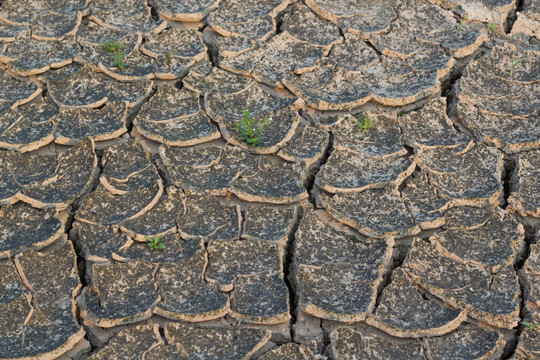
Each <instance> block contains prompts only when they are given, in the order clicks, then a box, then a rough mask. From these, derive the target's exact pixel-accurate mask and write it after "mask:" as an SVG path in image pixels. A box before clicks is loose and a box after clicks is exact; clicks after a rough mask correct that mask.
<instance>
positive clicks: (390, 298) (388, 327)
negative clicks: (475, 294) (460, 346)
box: [367, 268, 467, 338]
mask: <svg viewBox="0 0 540 360" xmlns="http://www.w3.org/2000/svg"><path fill="white" fill-rule="evenodd" d="M466 318H467V314H466V313H465V312H463V311H460V310H458V309H452V308H450V307H448V306H445V305H444V304H441V303H439V302H437V301H436V300H434V299H427V298H425V297H424V295H423V294H422V293H421V292H420V291H419V290H418V288H417V287H416V286H415V285H414V284H412V283H411V281H410V280H409V279H408V278H407V275H406V274H405V273H404V272H403V270H401V269H400V268H398V269H396V270H394V272H393V274H392V282H391V283H390V284H389V285H387V286H386V287H385V288H384V289H383V292H382V294H381V296H380V298H379V304H378V306H377V308H376V309H375V312H374V314H373V315H372V316H371V317H369V318H368V319H367V322H368V323H369V324H370V325H372V326H375V327H377V328H379V329H381V330H384V331H385V332H387V333H389V334H391V335H393V336H397V337H414V338H417V337H424V336H439V335H442V334H446V333H448V332H450V331H452V330H455V329H456V328H457V327H458V326H459V325H460V324H461V322H463V321H464V320H466Z"/></svg>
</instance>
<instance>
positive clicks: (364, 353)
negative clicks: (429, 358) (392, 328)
mask: <svg viewBox="0 0 540 360" xmlns="http://www.w3.org/2000/svg"><path fill="white" fill-rule="evenodd" d="M330 341H331V345H330V346H331V351H332V354H333V356H334V357H335V358H337V359H343V360H385V359H404V360H405V359H406V360H423V359H425V358H424V354H423V349H422V344H421V343H420V342H418V341H411V340H401V339H400V340H397V339H393V338H388V337H383V336H380V335H377V334H367V333H366V334H364V333H359V332H357V331H355V330H352V329H349V328H346V327H338V328H337V329H336V330H334V331H332V333H331V334H330Z"/></svg>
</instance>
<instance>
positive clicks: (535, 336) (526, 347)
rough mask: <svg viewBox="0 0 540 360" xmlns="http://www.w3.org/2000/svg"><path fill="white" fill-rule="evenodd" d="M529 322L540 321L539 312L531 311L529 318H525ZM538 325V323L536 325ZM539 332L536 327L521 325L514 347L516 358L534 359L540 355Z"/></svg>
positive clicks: (535, 322)
mask: <svg viewBox="0 0 540 360" xmlns="http://www.w3.org/2000/svg"><path fill="white" fill-rule="evenodd" d="M526 320H527V321H526V322H528V323H529V324H539V323H540V313H539V312H538V311H533V312H532V313H531V315H530V316H529V318H527V319H526ZM537 326H538V325H537ZM539 340H540V332H539V331H538V327H536V328H534V329H531V328H530V327H528V326H526V325H523V331H522V332H521V336H520V339H519V343H518V346H517V348H516V359H527V360H528V359H534V358H538V356H540V345H539V344H540V342H539Z"/></svg>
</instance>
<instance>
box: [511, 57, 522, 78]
mask: <svg viewBox="0 0 540 360" xmlns="http://www.w3.org/2000/svg"><path fill="white" fill-rule="evenodd" d="M523 60H525V56H522V57H520V58H519V59H517V60H515V61H513V62H512V66H510V77H512V75H513V74H514V69H515V68H516V66H518V65H519V64H520V63H521V62H522V61H523Z"/></svg>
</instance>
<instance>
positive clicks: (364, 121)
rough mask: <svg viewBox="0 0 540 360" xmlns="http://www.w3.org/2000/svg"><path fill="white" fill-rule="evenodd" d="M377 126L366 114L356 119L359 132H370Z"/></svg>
mask: <svg viewBox="0 0 540 360" xmlns="http://www.w3.org/2000/svg"><path fill="white" fill-rule="evenodd" d="M374 125H375V121H374V120H373V119H372V118H371V116H369V115H368V114H366V113H361V114H360V115H358V118H357V119H356V126H357V127H358V130H360V131H364V130H369V129H371V128H372V127H373V126H374Z"/></svg>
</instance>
